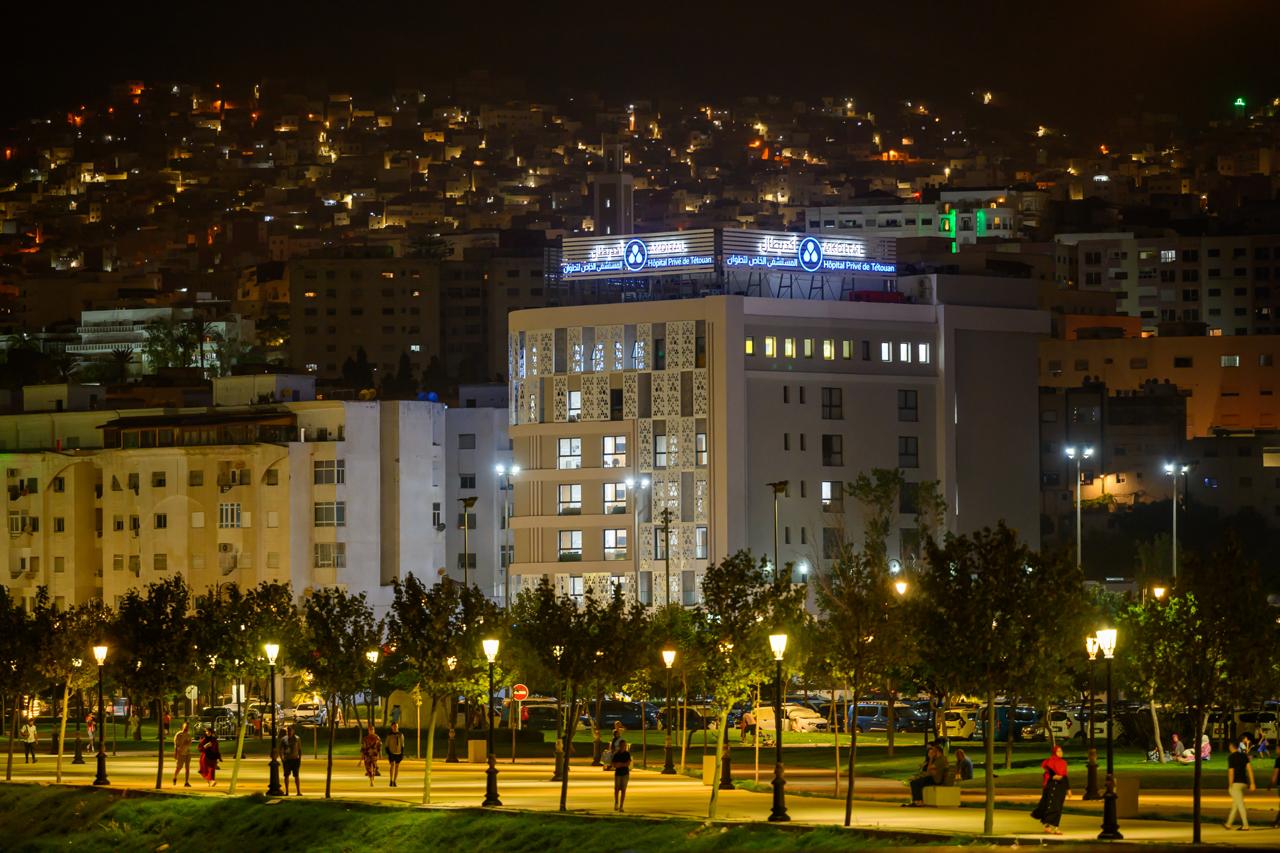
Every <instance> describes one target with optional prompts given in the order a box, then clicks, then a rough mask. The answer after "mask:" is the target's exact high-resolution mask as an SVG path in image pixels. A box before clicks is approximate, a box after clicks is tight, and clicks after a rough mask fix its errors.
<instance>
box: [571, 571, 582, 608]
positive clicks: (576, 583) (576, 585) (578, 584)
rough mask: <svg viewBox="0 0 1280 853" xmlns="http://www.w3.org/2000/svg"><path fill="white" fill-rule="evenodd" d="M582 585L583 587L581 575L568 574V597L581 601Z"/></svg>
mask: <svg viewBox="0 0 1280 853" xmlns="http://www.w3.org/2000/svg"><path fill="white" fill-rule="evenodd" d="M582 587H583V583H582V575H570V576H569V597H570V598H572V599H573V600H574V601H576V602H578V603H579V604H581V603H582V594H583V589H582Z"/></svg>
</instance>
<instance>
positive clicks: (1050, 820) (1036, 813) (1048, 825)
mask: <svg viewBox="0 0 1280 853" xmlns="http://www.w3.org/2000/svg"><path fill="white" fill-rule="evenodd" d="M1040 767H1041V768H1043V769H1044V778H1043V779H1042V780H1041V782H1040V787H1041V792H1040V803H1039V805H1037V806H1036V807H1035V809H1034V810H1033V811H1032V812H1031V816H1032V817H1033V818H1036V819H1037V820H1039V821H1040V823H1041V824H1043V825H1044V831H1045V832H1047V833H1049V834H1050V835H1061V834H1062V830H1061V829H1059V828H1058V824H1059V823H1061V822H1062V804H1063V803H1064V802H1065V801H1066V799H1067V795H1068V794H1070V793H1071V781H1070V780H1069V779H1067V760H1066V759H1065V758H1063V757H1062V746H1061V744H1054V746H1053V751H1052V752H1050V753H1049V757H1048V758H1046V759H1045V760H1044V761H1041V762H1040Z"/></svg>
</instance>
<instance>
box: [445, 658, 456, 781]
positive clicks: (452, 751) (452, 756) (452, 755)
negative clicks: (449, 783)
mask: <svg viewBox="0 0 1280 853" xmlns="http://www.w3.org/2000/svg"><path fill="white" fill-rule="evenodd" d="M444 664H445V666H447V667H449V671H450V672H453V671H454V669H456V668H457V666H458V659H457V658H456V657H453V656H452V655H450V656H449V657H447V658H445V659H444ZM457 698H458V691H457V689H456V688H453V696H451V697H450V698H449V755H448V756H447V757H446V758H445V760H444V763H445V764H457V763H458V748H457V745H456V737H455V735H456V734H457V732H456V731H455V729H456V728H457V725H458V708H457V706H456V705H454V702H456V701H457Z"/></svg>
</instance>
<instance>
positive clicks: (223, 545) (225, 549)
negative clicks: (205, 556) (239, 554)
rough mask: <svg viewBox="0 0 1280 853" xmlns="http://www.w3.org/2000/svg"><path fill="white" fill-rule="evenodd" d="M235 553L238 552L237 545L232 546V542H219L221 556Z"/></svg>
mask: <svg viewBox="0 0 1280 853" xmlns="http://www.w3.org/2000/svg"><path fill="white" fill-rule="evenodd" d="M235 551H236V546H235V545H232V544H231V543H230V542H219V543H218V553H219V554H234V553H235Z"/></svg>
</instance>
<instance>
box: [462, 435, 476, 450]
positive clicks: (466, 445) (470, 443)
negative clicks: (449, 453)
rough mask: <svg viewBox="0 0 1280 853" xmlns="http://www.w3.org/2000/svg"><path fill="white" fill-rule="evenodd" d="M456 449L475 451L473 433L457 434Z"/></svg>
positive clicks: (474, 436)
mask: <svg viewBox="0 0 1280 853" xmlns="http://www.w3.org/2000/svg"><path fill="white" fill-rule="evenodd" d="M458 449H459V450H475V449H476V434H475V433H474V432H460V433H458Z"/></svg>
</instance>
